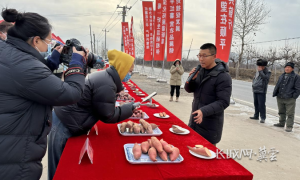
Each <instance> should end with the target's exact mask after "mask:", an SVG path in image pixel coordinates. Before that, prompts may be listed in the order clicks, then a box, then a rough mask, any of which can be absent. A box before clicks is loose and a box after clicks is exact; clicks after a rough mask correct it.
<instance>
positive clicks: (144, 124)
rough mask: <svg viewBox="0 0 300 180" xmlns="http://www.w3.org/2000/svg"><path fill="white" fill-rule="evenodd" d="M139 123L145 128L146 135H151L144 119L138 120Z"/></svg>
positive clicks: (148, 125) (149, 127) (150, 128)
mask: <svg viewBox="0 0 300 180" xmlns="http://www.w3.org/2000/svg"><path fill="white" fill-rule="evenodd" d="M140 123H141V124H142V126H143V127H144V128H145V131H146V133H147V134H153V129H152V127H151V125H150V124H149V123H148V122H147V121H145V120H144V119H140Z"/></svg>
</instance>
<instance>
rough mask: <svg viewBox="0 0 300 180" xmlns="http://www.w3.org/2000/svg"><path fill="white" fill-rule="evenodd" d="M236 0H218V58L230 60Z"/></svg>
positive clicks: (225, 60)
mask: <svg viewBox="0 0 300 180" xmlns="http://www.w3.org/2000/svg"><path fill="white" fill-rule="evenodd" d="M235 3H236V1H235V0H217V19H216V47H217V58H219V59H221V60H222V61H224V62H228V60H229V55H230V48H231V42H232V32H233V25H234V10H235Z"/></svg>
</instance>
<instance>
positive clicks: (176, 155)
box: [170, 147, 180, 161]
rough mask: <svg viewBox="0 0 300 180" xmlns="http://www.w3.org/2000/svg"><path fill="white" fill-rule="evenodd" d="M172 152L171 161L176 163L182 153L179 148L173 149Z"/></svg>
mask: <svg viewBox="0 0 300 180" xmlns="http://www.w3.org/2000/svg"><path fill="white" fill-rule="evenodd" d="M172 151H173V152H172V153H171V154H170V160H171V161H175V160H176V159H177V158H178V156H179V153H180V151H179V149H178V148H177V147H173V148H172Z"/></svg>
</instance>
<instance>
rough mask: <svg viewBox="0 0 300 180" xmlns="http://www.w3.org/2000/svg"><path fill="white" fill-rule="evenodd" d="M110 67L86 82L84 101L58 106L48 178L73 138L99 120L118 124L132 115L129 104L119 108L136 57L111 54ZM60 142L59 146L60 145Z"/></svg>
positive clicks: (132, 107)
mask: <svg viewBox="0 0 300 180" xmlns="http://www.w3.org/2000/svg"><path fill="white" fill-rule="evenodd" d="M108 59H109V64H110V67H109V68H107V69H106V70H104V71H100V72H94V73H92V74H90V75H89V76H88V77H87V78H86V80H85V89H84V93H83V96H82V98H81V100H80V101H79V102H78V103H76V104H73V105H68V106H64V107H55V108H54V112H53V127H52V129H51V132H50V134H49V137H48V138H49V146H48V177H49V180H51V179H52V178H53V177H54V174H55V171H56V167H57V165H58V162H59V159H60V156H61V154H62V152H63V149H64V147H65V144H66V142H67V140H68V138H69V137H71V136H79V135H83V134H86V133H87V132H88V131H89V130H90V129H91V128H92V127H93V126H94V125H95V124H96V122H97V121H98V120H101V121H103V122H105V123H117V122H120V121H123V120H125V119H128V118H129V117H130V116H132V114H133V111H134V109H135V106H134V105H133V103H127V104H124V105H122V106H120V107H115V104H116V93H119V92H120V91H122V90H123V84H122V80H123V79H124V78H125V77H126V75H127V74H128V73H131V72H132V71H133V68H134V63H133V62H134V58H133V57H132V56H130V55H128V54H126V53H123V52H121V51H117V50H111V51H108ZM58 142H59V143H58Z"/></svg>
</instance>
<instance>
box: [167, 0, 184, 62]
mask: <svg viewBox="0 0 300 180" xmlns="http://www.w3.org/2000/svg"><path fill="white" fill-rule="evenodd" d="M167 9H168V13H167V30H168V33H167V34H168V41H167V61H175V60H176V59H180V60H181V55H182V27H183V18H182V17H183V0H170V1H168V4H167Z"/></svg>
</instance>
